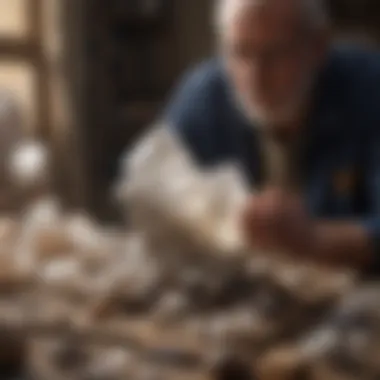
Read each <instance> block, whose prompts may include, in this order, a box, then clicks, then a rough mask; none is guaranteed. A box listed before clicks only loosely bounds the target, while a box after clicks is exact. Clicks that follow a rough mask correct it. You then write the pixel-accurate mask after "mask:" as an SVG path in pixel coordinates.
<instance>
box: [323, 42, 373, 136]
mask: <svg viewBox="0 0 380 380" xmlns="http://www.w3.org/2000/svg"><path fill="white" fill-rule="evenodd" d="M322 93H323V94H324V95H323V102H322V103H323V104H324V108H323V109H324V110H325V111H326V110H327V111H328V112H326V114H329V113H331V111H333V112H332V114H334V113H335V114H337V115H340V118H339V120H340V122H338V123H336V124H335V125H336V128H335V127H334V128H335V129H337V130H338V132H339V131H341V129H342V128H343V129H344V133H345V134H346V135H347V138H348V137H349V136H352V138H355V136H358V135H359V134H360V135H362V136H364V135H366V134H367V132H368V133H370V134H373V133H378V131H379V127H378V126H379V124H380V108H379V104H380V53H379V52H377V51H376V50H371V49H368V48H364V47H363V48H361V47H359V46H354V45H339V46H335V47H334V49H333V51H332V54H331V56H330V59H329V63H328V66H327V69H326V70H325V75H324V77H323V80H322ZM330 124H331V123H330Z"/></svg>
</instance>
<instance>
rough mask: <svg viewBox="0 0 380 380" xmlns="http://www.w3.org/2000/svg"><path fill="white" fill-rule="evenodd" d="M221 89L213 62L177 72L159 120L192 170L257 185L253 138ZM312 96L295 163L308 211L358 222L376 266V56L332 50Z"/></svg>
mask: <svg viewBox="0 0 380 380" xmlns="http://www.w3.org/2000/svg"><path fill="white" fill-rule="evenodd" d="M229 89H230V87H229V81H228V78H227V76H226V74H225V72H224V70H223V68H222V65H221V64H220V62H219V61H218V60H217V59H215V60H211V61H208V62H205V63H203V64H201V65H200V66H198V67H197V68H195V69H194V70H192V71H191V72H189V73H188V74H187V75H185V77H184V78H183V80H182V81H181V83H180V84H179V87H178V88H177V90H176V92H175V94H174V97H173V99H172V101H171V102H170V103H169V107H168V108H167V110H166V114H165V118H166V120H167V121H168V122H169V123H170V124H171V125H172V127H173V128H175V130H176V132H177V133H178V134H179V136H180V137H181V138H182V140H183V142H184V143H185V145H186V146H187V147H188V148H189V149H190V151H191V152H192V153H193V155H194V158H195V159H196V160H197V161H198V163H199V164H200V165H202V166H208V167H209V166H213V165H218V164H220V163H223V162H226V161H234V162H236V163H238V164H239V165H241V168H242V169H243V171H244V172H245V173H246V176H247V178H248V179H249V180H250V181H251V183H252V184H258V183H260V179H261V177H262V170H261V167H262V162H261V157H260V154H259V151H260V149H259V143H258V136H257V135H256V133H255V131H254V128H252V126H250V125H249V123H250V121H248V120H247V119H246V118H245V116H244V115H243V114H242V113H241V112H239V110H238V109H237V108H236V106H235V103H234V101H233V100H232V97H231V92H230V90H229ZM314 95H315V101H314V108H313V112H312V113H311V115H310V117H309V122H308V124H307V128H306V129H305V135H304V136H303V141H304V143H303V149H302V153H301V155H300V158H299V160H300V167H301V173H302V179H303V192H304V196H305V199H306V203H307V205H308V207H309V211H310V212H311V213H312V214H313V215H315V216H317V217H328V218H336V219H353V220H357V221H358V222H360V223H362V224H363V225H364V226H365V228H367V229H368V231H369V233H370V234H371V236H372V237H373V242H374V244H375V246H376V247H377V248H379V249H378V250H379V255H378V257H379V259H378V264H380V54H379V53H377V52H374V51H366V50H362V49H359V48H354V47H339V48H334V49H332V50H331V54H330V55H329V58H328V60H327V62H326V65H325V67H324V68H323V70H322V72H321V73H320V77H319V80H318V86H317V88H316V89H315V94H314ZM379 269H380V265H379Z"/></svg>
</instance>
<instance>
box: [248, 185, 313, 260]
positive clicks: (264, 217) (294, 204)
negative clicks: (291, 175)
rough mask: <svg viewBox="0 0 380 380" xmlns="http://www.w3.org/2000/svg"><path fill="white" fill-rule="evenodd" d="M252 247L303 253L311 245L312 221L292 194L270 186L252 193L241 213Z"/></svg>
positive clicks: (298, 199) (301, 203)
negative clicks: (267, 188) (254, 194)
mask: <svg viewBox="0 0 380 380" xmlns="http://www.w3.org/2000/svg"><path fill="white" fill-rule="evenodd" d="M242 227H243V231H244V233H245V236H246V237H247V239H248V241H249V242H250V243H251V244H252V246H254V247H257V248H264V249H270V250H272V249H274V250H279V251H283V252H286V253H292V254H305V253H306V252H305V251H309V250H310V249H311V248H312V247H313V245H314V238H315V236H314V235H315V234H314V223H313V222H312V220H311V218H309V216H308V214H307V212H306V210H305V207H304V204H303V202H302V200H301V199H300V197H299V196H297V195H296V194H293V193H290V192H286V191H283V190H278V189H270V190H266V191H264V192H262V193H261V194H258V195H256V196H253V197H252V198H251V199H250V200H249V203H248V204H247V206H246V209H245V211H244V213H243V216H242Z"/></svg>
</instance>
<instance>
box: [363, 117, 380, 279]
mask: <svg viewBox="0 0 380 380" xmlns="http://www.w3.org/2000/svg"><path fill="white" fill-rule="evenodd" d="M375 113H376V114H378V113H379V117H377V119H380V112H379V111H375ZM379 121H380V120H379ZM375 124H377V123H375ZM367 162H368V164H367V173H366V185H367V186H366V187H367V197H368V203H369V215H368V217H366V218H364V219H363V220H362V223H363V226H364V227H365V228H366V230H367V231H368V233H369V236H370V238H371V242H372V246H373V259H372V262H371V263H370V265H369V268H368V273H370V274H376V275H377V276H378V275H379V274H380V122H379V124H378V125H374V126H373V132H372V133H370V136H369V143H368V161H367Z"/></svg>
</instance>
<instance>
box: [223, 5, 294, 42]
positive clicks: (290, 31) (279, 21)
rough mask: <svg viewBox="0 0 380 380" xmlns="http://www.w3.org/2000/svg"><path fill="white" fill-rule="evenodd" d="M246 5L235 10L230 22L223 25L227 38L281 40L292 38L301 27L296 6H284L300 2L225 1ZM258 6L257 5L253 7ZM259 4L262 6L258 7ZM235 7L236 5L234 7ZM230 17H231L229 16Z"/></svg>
mask: <svg viewBox="0 0 380 380" xmlns="http://www.w3.org/2000/svg"><path fill="white" fill-rule="evenodd" d="M227 1H230V2H233V1H235V2H239V1H240V2H242V4H244V3H246V4H248V6H247V7H245V8H240V9H239V8H236V9H235V17H234V18H233V19H231V21H232V22H230V23H229V24H225V25H226V28H225V32H228V33H227V34H228V36H230V37H233V36H238V37H239V38H245V39H248V40H250V39H255V38H256V37H257V38H260V39H261V38H262V37H265V39H269V40H272V39H275V40H278V39H280V40H283V39H287V38H288V37H292V36H294V32H298V27H299V26H300V25H301V18H300V15H299V11H298V10H297V7H296V6H293V9H291V8H290V7H289V6H288V7H287V6H286V4H291V3H293V4H295V3H296V2H299V1H301V0H227ZM254 4H259V5H257V6H256V5H254ZM260 4H263V5H262V6H260ZM235 6H236V5H235ZM230 16H232V15H230Z"/></svg>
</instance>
